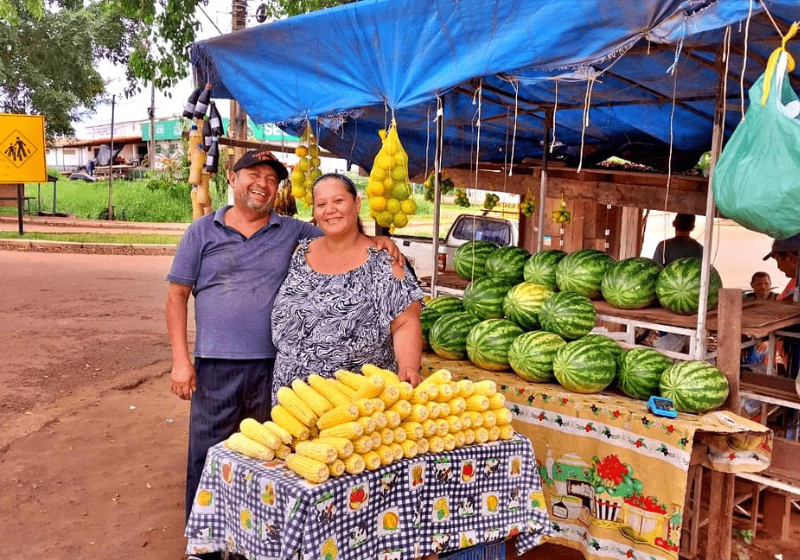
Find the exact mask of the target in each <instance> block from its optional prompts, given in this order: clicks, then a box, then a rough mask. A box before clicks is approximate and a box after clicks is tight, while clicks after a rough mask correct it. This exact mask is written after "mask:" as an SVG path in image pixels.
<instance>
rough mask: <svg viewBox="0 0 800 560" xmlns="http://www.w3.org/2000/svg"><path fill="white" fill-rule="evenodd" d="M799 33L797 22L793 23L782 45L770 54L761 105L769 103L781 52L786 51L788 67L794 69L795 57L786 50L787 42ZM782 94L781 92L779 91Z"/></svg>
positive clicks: (790, 69) (790, 70) (789, 69)
mask: <svg viewBox="0 0 800 560" xmlns="http://www.w3.org/2000/svg"><path fill="white" fill-rule="evenodd" d="M796 33H797V22H794V23H792V26H791V27H790V28H789V31H788V32H787V33H786V35H784V37H783V39H781V46H780V47H778V48H777V49H775V50H774V51H772V54H771V55H769V61H768V62H767V71H766V72H765V73H764V92H763V93H762V94H761V105H766V104H767V98H768V97H769V90H770V88H771V86H772V76H773V74H775V66H777V64H778V59H779V58H780V56H781V53H786V69H787V70H788V71H789V72H792V71H793V70H794V58H792V55H791V54H789V51H787V50H786V43H787V42H788V41H789V39H791V38H792V37H794V36H795V34H796ZM778 93H779V94H780V92H778Z"/></svg>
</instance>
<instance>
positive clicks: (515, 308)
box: [503, 282, 553, 331]
mask: <svg viewBox="0 0 800 560" xmlns="http://www.w3.org/2000/svg"><path fill="white" fill-rule="evenodd" d="M552 295H553V291H552V290H550V289H549V288H546V287H545V286H540V285H539V284H533V283H532V282H521V283H519V284H517V285H516V286H514V287H513V288H511V289H510V290H509V291H508V293H507V294H506V297H505V299H503V313H505V316H506V317H507V318H508V319H510V320H511V321H514V322H515V323H516V324H517V325H519V327H520V328H521V329H522V330H524V331H532V330H535V329H537V328H538V327H539V311H540V310H541V309H542V304H544V302H545V300H546V299H547V298H549V297H550V296H552Z"/></svg>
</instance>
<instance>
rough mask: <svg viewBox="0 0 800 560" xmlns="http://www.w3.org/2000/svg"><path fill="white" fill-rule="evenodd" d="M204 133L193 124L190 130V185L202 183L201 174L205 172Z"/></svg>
mask: <svg viewBox="0 0 800 560" xmlns="http://www.w3.org/2000/svg"><path fill="white" fill-rule="evenodd" d="M204 155H205V154H204V153H203V133H202V132H200V130H198V129H197V125H196V124H193V125H192V128H190V129H189V184H190V185H196V184H198V183H199V182H200V173H201V172H202V170H203V162H204V161H205V159H204V158H203V156H204Z"/></svg>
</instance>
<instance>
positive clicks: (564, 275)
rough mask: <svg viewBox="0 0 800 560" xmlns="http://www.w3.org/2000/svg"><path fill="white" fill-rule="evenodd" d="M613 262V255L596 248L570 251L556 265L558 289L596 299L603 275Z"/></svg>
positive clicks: (598, 295)
mask: <svg viewBox="0 0 800 560" xmlns="http://www.w3.org/2000/svg"><path fill="white" fill-rule="evenodd" d="M615 262H617V261H616V260H615V259H614V257H612V256H611V255H609V254H608V253H603V252H602V251H598V250H596V249H582V250H580V251H576V252H574V253H571V254H569V255H567V256H566V257H564V258H563V259H561V262H560V263H558V266H557V267H556V284H558V289H559V290H561V291H562V292H575V293H576V294H581V295H582V296H586V297H588V298H590V299H598V298H599V297H600V286H601V285H602V284H603V277H604V276H605V275H606V272H608V269H609V268H611V265H613V264H614V263H615Z"/></svg>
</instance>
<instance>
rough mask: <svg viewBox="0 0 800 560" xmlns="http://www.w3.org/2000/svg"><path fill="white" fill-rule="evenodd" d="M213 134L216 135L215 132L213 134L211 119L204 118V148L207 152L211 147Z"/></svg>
mask: <svg viewBox="0 0 800 560" xmlns="http://www.w3.org/2000/svg"><path fill="white" fill-rule="evenodd" d="M211 107H212V108H213V107H214V105H211ZM213 136H215V134H213V133H212V132H211V123H210V121H209V119H203V150H204V151H206V152H207V151H208V149H209V148H210V147H211V138H212V137H213Z"/></svg>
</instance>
